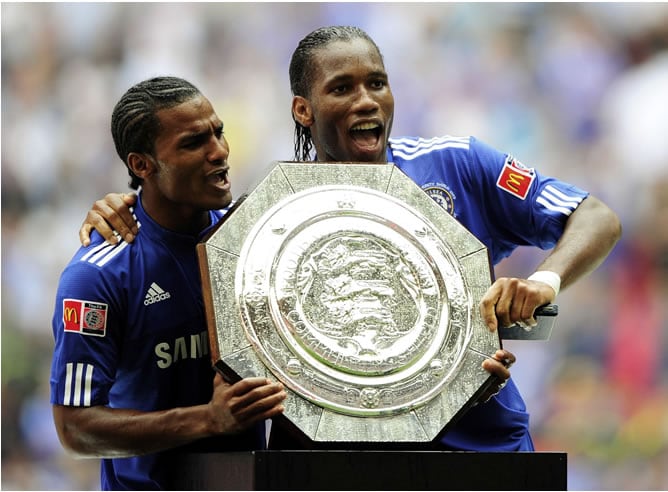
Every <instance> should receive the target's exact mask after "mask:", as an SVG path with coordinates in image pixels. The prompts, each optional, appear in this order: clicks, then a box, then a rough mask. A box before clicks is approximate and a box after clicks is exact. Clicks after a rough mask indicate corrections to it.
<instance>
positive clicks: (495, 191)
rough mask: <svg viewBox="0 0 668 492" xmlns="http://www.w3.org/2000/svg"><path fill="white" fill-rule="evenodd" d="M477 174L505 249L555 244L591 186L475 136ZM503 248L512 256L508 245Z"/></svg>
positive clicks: (494, 232) (489, 220)
mask: <svg viewBox="0 0 668 492" xmlns="http://www.w3.org/2000/svg"><path fill="white" fill-rule="evenodd" d="M471 159H472V160H473V161H474V164H475V165H474V166H472V167H471V168H472V169H476V170H480V171H481V174H480V176H475V179H472V182H473V183H477V186H478V187H479V188H478V190H477V194H478V195H479V197H480V200H479V201H480V202H481V204H482V207H484V210H483V214H482V215H483V216H484V217H486V228H487V229H488V231H489V234H490V236H491V237H493V238H495V241H497V242H499V243H503V244H504V245H502V246H501V248H500V249H501V250H504V249H508V248H509V247H510V246H511V245H512V246H513V247H515V246H524V245H531V246H537V247H539V248H541V249H550V248H552V247H554V245H555V244H556V242H557V241H558V240H559V238H560V237H561V235H562V233H563V231H564V227H565V225H566V221H567V220H568V217H569V216H570V215H571V214H572V213H573V212H574V211H575V209H576V208H577V207H578V205H579V204H580V203H581V202H582V200H584V199H585V198H586V197H587V196H588V192H586V191H584V190H582V189H580V188H578V187H576V186H574V185H572V184H569V183H566V182H563V181H560V180H559V179H556V178H554V177H550V176H546V175H543V174H541V173H540V172H539V171H538V170H537V169H534V168H533V167H530V166H526V165H524V164H523V163H521V162H520V161H519V160H517V159H516V158H515V157H514V156H512V155H510V154H505V153H502V152H499V151H498V150H496V149H494V148H492V147H490V146H489V145H487V144H485V143H483V142H481V141H479V140H477V139H475V138H471ZM499 254H501V255H502V256H507V254H506V252H505V251H501V252H500V253H499Z"/></svg>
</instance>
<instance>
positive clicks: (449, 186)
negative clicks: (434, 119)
mask: <svg viewBox="0 0 668 492" xmlns="http://www.w3.org/2000/svg"><path fill="white" fill-rule="evenodd" d="M387 160H388V162H392V163H393V164H394V165H396V166H397V167H398V168H399V169H401V170H402V171H403V172H404V173H405V174H406V175H408V176H409V177H410V178H411V179H412V180H413V181H415V182H416V183H417V184H418V185H419V186H420V187H421V188H422V189H423V190H424V191H425V192H426V193H427V194H429V195H430V196H431V197H432V198H433V199H434V200H436V201H437V202H438V203H439V204H440V205H441V206H442V207H443V208H444V209H446V210H447V211H448V212H449V213H450V214H451V215H452V216H454V217H455V218H456V219H457V220H458V221H459V222H460V223H461V224H462V225H464V227H466V229H468V230H469V231H470V232H471V233H472V234H473V235H474V236H476V237H477V238H478V239H479V240H480V241H481V242H482V243H483V244H485V246H486V247H487V249H488V251H489V254H490V258H491V261H492V263H493V264H494V265H496V264H498V263H499V262H500V261H501V260H502V259H503V258H505V257H507V256H508V255H510V254H511V253H512V252H513V250H515V249H516V248H517V247H518V246H528V245H531V246H536V247H539V248H541V249H550V248H552V247H554V245H555V244H556V242H557V241H558V239H559V237H560V236H561V234H562V232H563V230H564V227H565V224H566V220H567V219H568V217H569V216H570V214H571V213H572V212H573V211H574V210H575V209H576V208H577V206H578V205H579V204H580V203H581V202H582V200H584V199H585V198H586V197H587V194H588V193H587V192H585V191H583V190H581V189H579V188H577V187H575V186H573V185H571V184H568V183H564V182H562V181H560V180H557V179H554V178H552V177H548V176H544V175H542V174H540V173H539V172H538V171H537V170H535V169H533V168H531V167H527V166H525V165H524V164H522V163H521V162H519V161H518V160H517V159H515V158H514V157H513V156H512V155H509V154H504V153H502V152H499V151H497V150H495V149H494V148H492V147H490V146H489V145H486V144H485V143H483V142H481V141H480V140H477V139H476V138H474V137H453V136H443V137H436V138H431V139H424V138H414V137H402V138H391V139H390V141H389V146H388V151H387ZM442 443H443V445H444V447H446V448H447V449H453V450H472V451H473V450H475V451H531V450H533V449H534V446H533V443H532V441H531V436H530V434H529V414H528V413H527V411H526V406H525V403H524V400H523V399H522V396H521V395H520V393H519V391H518V389H517V387H516V385H515V384H514V383H513V381H512V379H510V380H509V381H508V384H507V385H506V387H505V388H504V389H503V390H501V392H500V393H499V394H498V395H497V396H495V397H493V398H492V399H491V400H490V401H489V402H488V403H485V404H480V405H477V406H475V407H473V408H472V409H471V410H469V411H468V412H467V413H466V414H465V415H464V417H462V419H461V420H459V421H458V422H456V423H455V425H454V426H453V427H452V428H451V430H449V431H448V432H447V433H446V434H445V436H444V437H443V439H442Z"/></svg>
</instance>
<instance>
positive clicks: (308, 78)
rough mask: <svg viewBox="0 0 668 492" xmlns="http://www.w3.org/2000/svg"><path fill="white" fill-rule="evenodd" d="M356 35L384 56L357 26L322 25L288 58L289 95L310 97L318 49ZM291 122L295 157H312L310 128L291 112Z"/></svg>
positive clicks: (298, 159) (298, 158)
mask: <svg viewBox="0 0 668 492" xmlns="http://www.w3.org/2000/svg"><path fill="white" fill-rule="evenodd" d="M359 38H361V39H364V40H366V41H368V42H369V43H371V44H372V45H373V46H374V48H376V51H378V54H379V55H380V59H381V60H382V59H383V55H382V53H381V52H380V49H379V48H378V46H377V45H376V43H375V42H374V40H373V39H371V36H369V35H368V34H367V33H366V32H364V31H363V30H362V29H360V28H359V27H354V26H328V27H321V28H319V29H316V30H315V31H313V32H311V33H310V34H308V35H306V37H305V38H304V39H302V40H301V41H300V42H299V44H298V45H297V48H296V49H295V51H294V53H292V58H291V59H290V69H289V74H290V90H291V91H292V95H293V96H302V97H304V98H308V97H310V95H311V87H312V86H313V78H314V76H315V69H316V67H315V63H314V62H313V56H314V54H315V52H316V51H317V50H319V49H322V48H325V47H326V46H327V45H328V44H330V43H332V42H334V41H352V40H354V39H359ZM293 121H295V147H294V148H295V160H297V161H309V160H312V158H311V149H313V141H312V139H311V130H310V129H309V128H306V127H304V126H302V125H301V124H299V123H298V122H297V121H296V120H295V119H294V115H293Z"/></svg>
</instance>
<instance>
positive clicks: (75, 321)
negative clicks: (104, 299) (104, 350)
mask: <svg viewBox="0 0 668 492" xmlns="http://www.w3.org/2000/svg"><path fill="white" fill-rule="evenodd" d="M63 323H64V326H65V331H68V332H76V333H81V334H82V335H93V336H96V337H103V336H104V335H105V334H106V331H107V305H106V304H102V303H100V302H91V301H81V300H79V299H64V300H63Z"/></svg>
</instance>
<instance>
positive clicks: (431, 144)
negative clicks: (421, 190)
mask: <svg viewBox="0 0 668 492" xmlns="http://www.w3.org/2000/svg"><path fill="white" fill-rule="evenodd" d="M470 145H471V137H469V136H464V137H459V136H452V135H444V136H441V137H432V138H423V137H396V138H394V137H393V138H390V139H389V146H390V149H391V151H392V154H393V155H394V156H396V157H399V158H402V159H404V160H413V159H416V158H418V157H421V156H425V155H432V154H435V153H441V152H461V151H468V150H469V148H470Z"/></svg>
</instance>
